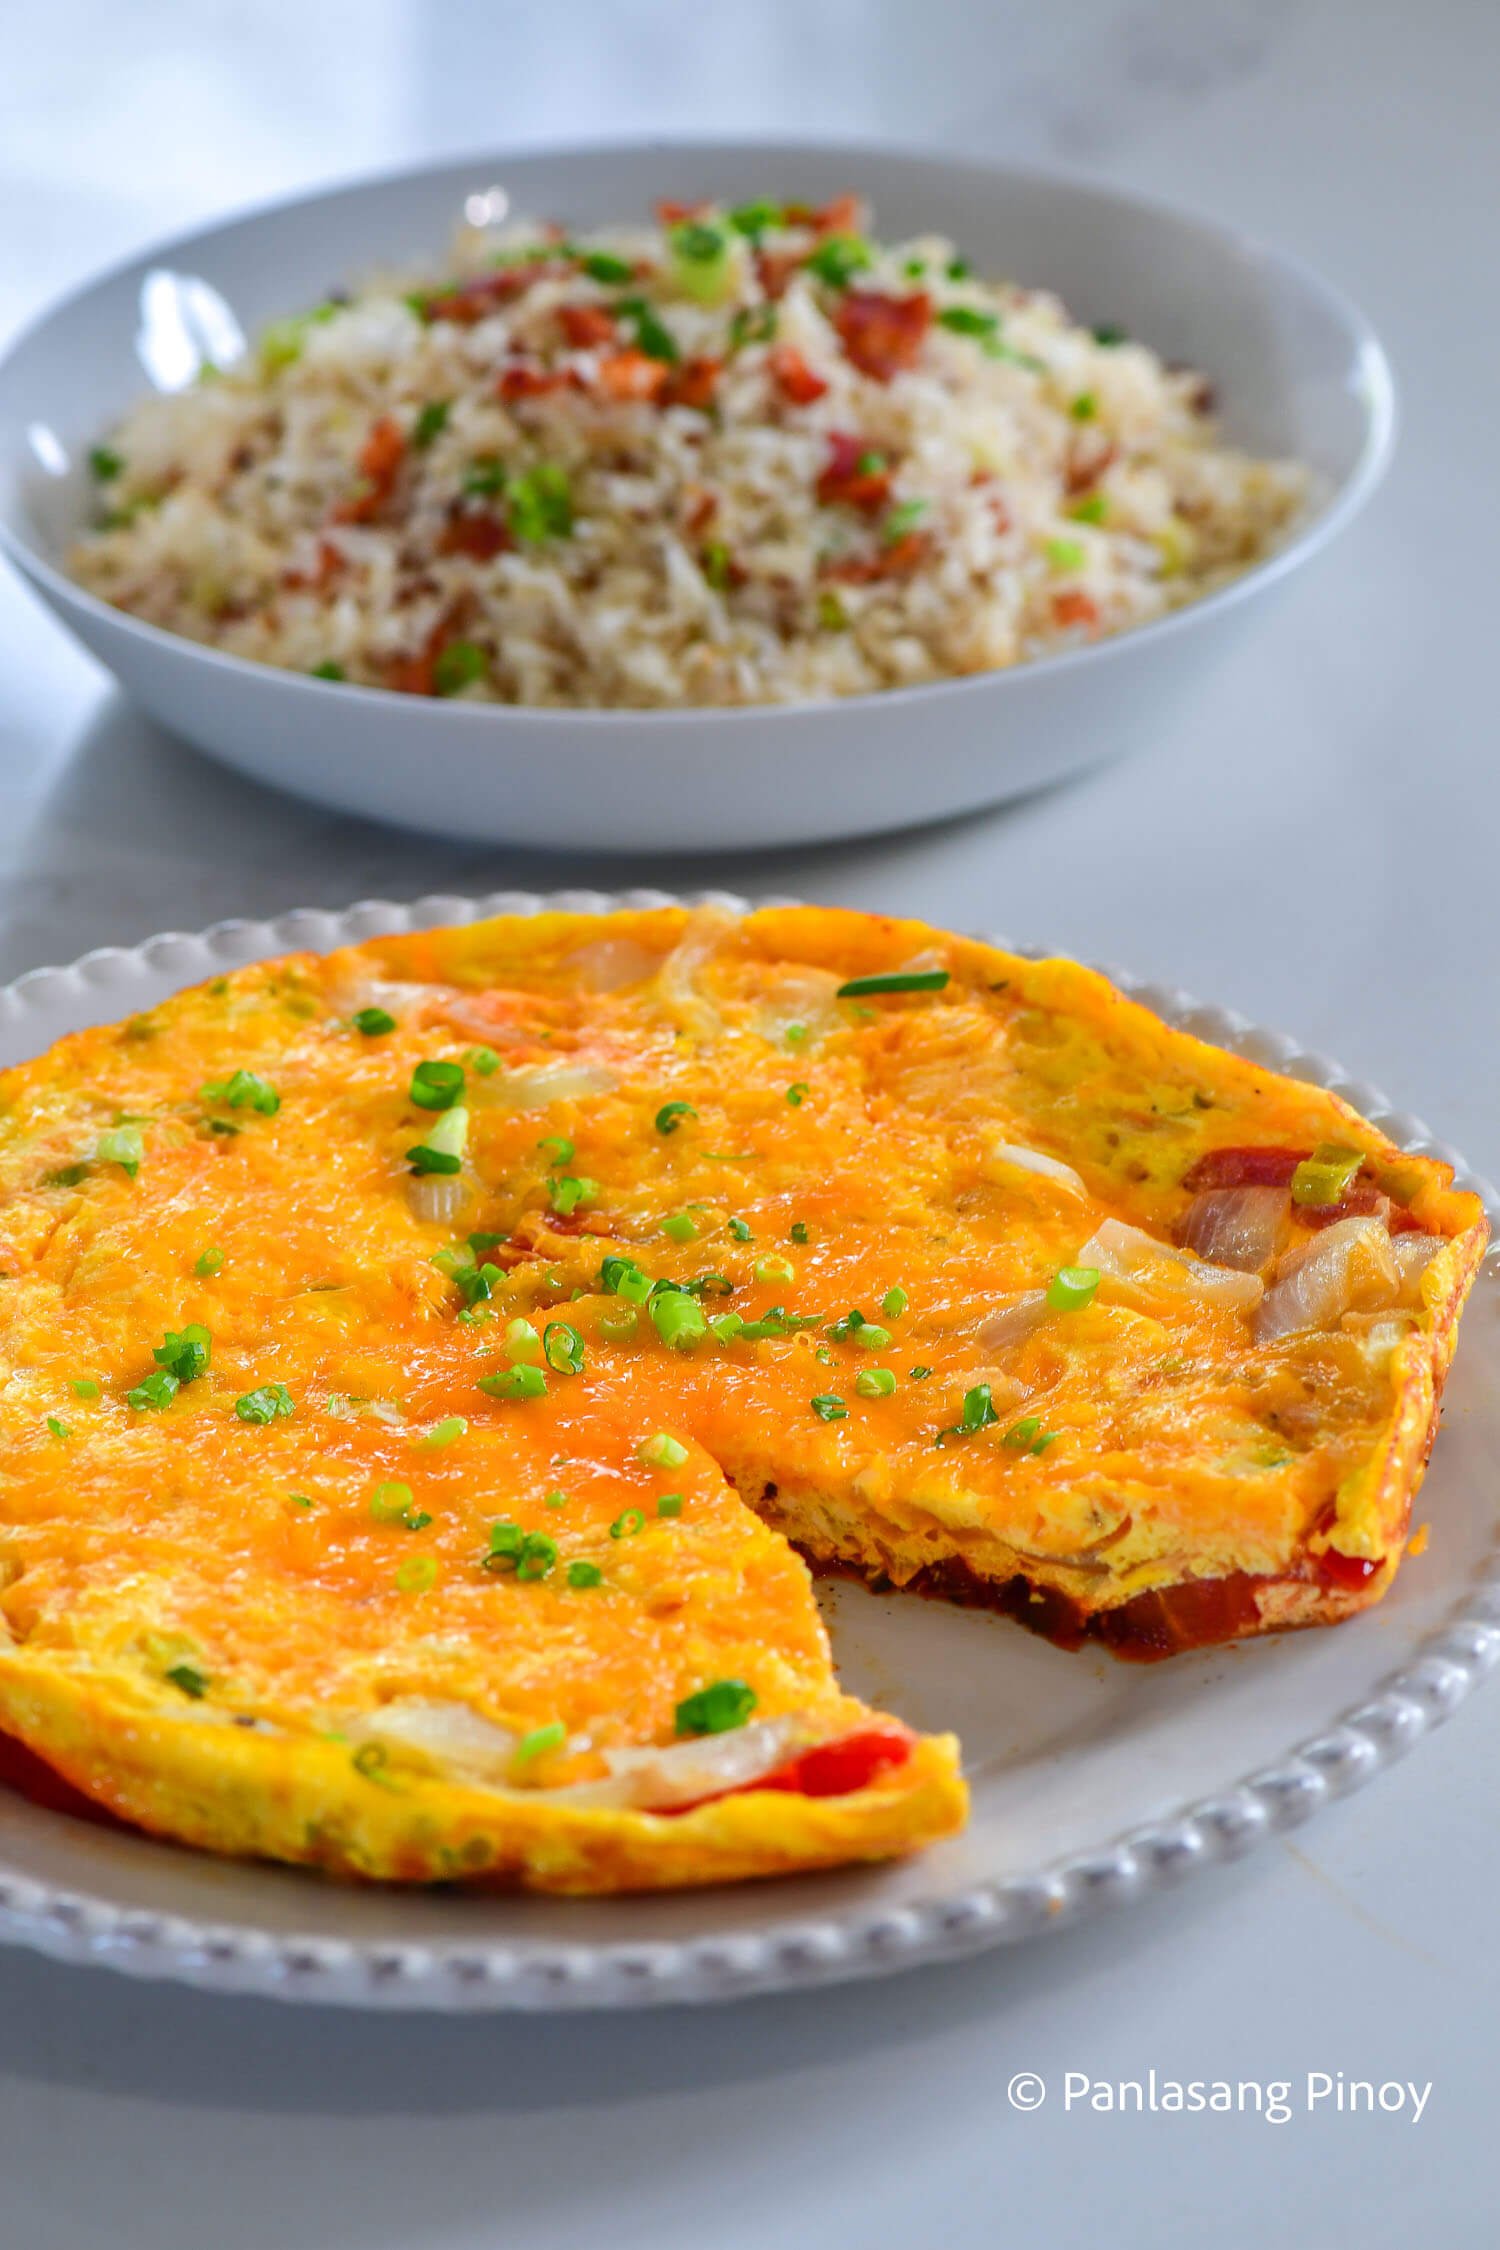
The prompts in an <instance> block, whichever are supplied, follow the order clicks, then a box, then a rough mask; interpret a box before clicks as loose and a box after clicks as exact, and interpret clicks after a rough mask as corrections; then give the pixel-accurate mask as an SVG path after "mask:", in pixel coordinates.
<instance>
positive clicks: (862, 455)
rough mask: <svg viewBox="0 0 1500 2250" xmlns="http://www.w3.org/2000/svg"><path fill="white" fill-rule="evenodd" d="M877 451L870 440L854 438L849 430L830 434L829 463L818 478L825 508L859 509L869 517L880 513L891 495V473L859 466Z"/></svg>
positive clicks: (832, 431)
mask: <svg viewBox="0 0 1500 2250" xmlns="http://www.w3.org/2000/svg"><path fill="white" fill-rule="evenodd" d="M877 452H878V448H877V447H875V446H873V445H871V443H870V441H869V439H868V438H862V437H851V435H850V434H849V432H848V431H847V430H831V431H830V432H829V436H828V460H827V463H826V465H825V467H824V470H823V474H822V475H821V476H820V477H819V479H818V498H819V500H820V501H821V502H822V504H823V506H824V507H825V508H832V507H836V506H843V507H845V508H859V509H861V510H862V511H863V513H864V514H865V515H867V516H875V515H879V514H880V512H881V510H882V509H883V508H884V507H885V505H886V503H887V502H888V501H889V499H890V496H891V472H890V470H889V469H888V468H880V469H862V468H861V467H860V465H859V464H860V462H861V461H863V460H866V459H867V458H868V457H869V455H871V454H872V453H877ZM881 458H882V459H883V458H884V456H881Z"/></svg>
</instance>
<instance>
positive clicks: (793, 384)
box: [766, 344, 828, 406]
mask: <svg viewBox="0 0 1500 2250" xmlns="http://www.w3.org/2000/svg"><path fill="white" fill-rule="evenodd" d="M766 365H767V366H768V367H769V368H770V370H771V374H772V376H773V378H774V379H775V381H776V383H777V384H778V386H779V387H780V390H781V394H782V396H783V398H785V399H787V400H789V401H790V403H791V404H792V405H793V406H811V405H812V402H813V400H814V399H816V398H821V397H822V396H823V394H824V392H825V391H826V390H827V388H828V385H827V384H826V383H825V382H824V380H823V378H822V376H821V375H819V374H817V373H816V372H815V370H814V369H813V368H811V367H809V366H808V364H807V361H806V360H805V359H804V358H803V357H802V354H801V353H800V352H799V351H798V350H797V348H796V346H795V345H793V344H773V345H772V347H771V350H770V352H769V353H768V354H767V357H766Z"/></svg>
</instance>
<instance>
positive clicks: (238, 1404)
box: [234, 1383, 295, 1422]
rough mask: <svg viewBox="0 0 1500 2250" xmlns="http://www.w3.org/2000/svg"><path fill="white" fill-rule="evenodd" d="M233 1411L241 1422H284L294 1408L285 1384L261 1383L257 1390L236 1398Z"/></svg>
mask: <svg viewBox="0 0 1500 2250" xmlns="http://www.w3.org/2000/svg"><path fill="white" fill-rule="evenodd" d="M234 1411H235V1413H236V1414H237V1415H238V1416H239V1418H240V1420H241V1421H242V1422H284V1421H285V1420H286V1419H287V1417H288V1415H290V1414H292V1413H293V1412H295V1408H294V1407H293V1404H292V1394H291V1392H290V1391H289V1390H288V1389H287V1387H286V1385H285V1383H262V1384H261V1386H260V1388H259V1390H254V1391H246V1393H245V1395H244V1397H243V1398H237V1399H236V1400H235V1402H234Z"/></svg>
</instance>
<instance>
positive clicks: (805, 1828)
mask: <svg viewBox="0 0 1500 2250" xmlns="http://www.w3.org/2000/svg"><path fill="white" fill-rule="evenodd" d="M1485 1236H1486V1230H1485V1223H1484V1218H1483V1213H1482V1210H1481V1207H1480V1205H1479V1204H1478V1202H1477V1200H1476V1199H1475V1198H1474V1197H1473V1196H1471V1195H1467V1194H1463V1193H1459V1192H1457V1191H1456V1190H1455V1189H1454V1187H1453V1185H1452V1180H1451V1175H1450V1174H1449V1172H1448V1171H1447V1169H1446V1168H1445V1167H1444V1166H1442V1165H1441V1164H1438V1163H1436V1162H1434V1161H1431V1160H1429V1159H1426V1158H1422V1157H1417V1156H1410V1155H1407V1154H1404V1153H1403V1152H1402V1151H1401V1150H1399V1149H1398V1148H1396V1147H1395V1146H1394V1145H1393V1144H1392V1143H1390V1142H1389V1141H1387V1140H1386V1139H1385V1138H1384V1137H1383V1136H1382V1135H1381V1134H1380V1133H1379V1132H1378V1131H1376V1130H1375V1129H1374V1128H1373V1127H1372V1126H1370V1125H1369V1124H1367V1123H1365V1122H1364V1121H1363V1120H1361V1119H1360V1118H1359V1117H1358V1116H1356V1115H1355V1114H1354V1113H1353V1112H1352V1111H1350V1110H1349V1109H1348V1108H1347V1107H1345V1105H1344V1104H1342V1103H1341V1102H1340V1101H1339V1100H1337V1099H1336V1098H1335V1097H1334V1096H1333V1095H1332V1094H1329V1093H1325V1092H1322V1091H1320V1090H1318V1089H1316V1088H1314V1087H1310V1086H1306V1085H1302V1084H1299V1083H1296V1082H1293V1081H1291V1080H1288V1079H1285V1078H1281V1077H1278V1076H1276V1075H1275V1074H1274V1073H1272V1072H1269V1071H1266V1070H1263V1069H1260V1068H1259V1067H1257V1066H1256V1065H1254V1064H1252V1063H1250V1062H1247V1061H1243V1060H1241V1059H1239V1058H1236V1057H1234V1056H1231V1055H1228V1054H1225V1053H1223V1052H1221V1051H1219V1050H1217V1049H1215V1048H1212V1047H1209V1046H1206V1045H1204V1044H1202V1043H1201V1042H1200V1041H1198V1040H1196V1039H1193V1038H1191V1037H1189V1036H1187V1035H1186V1034H1185V1033H1183V1032H1180V1031H1176V1030H1172V1029H1169V1028H1168V1027H1167V1026H1165V1025H1164V1024H1163V1023H1161V1022H1160V1021H1159V1020H1158V1019H1157V1018H1156V1017H1154V1016H1153V1015H1151V1014H1150V1013H1149V1011H1148V1010H1146V1009H1145V1008H1143V1007H1140V1006H1138V1005H1136V1004H1134V1003H1133V1002H1131V1001H1129V1000H1127V999H1125V998H1124V997H1122V995H1121V994H1120V993H1119V992H1117V991H1116V990H1114V988H1113V987H1112V986H1110V985H1109V984H1108V983H1107V982H1106V981H1105V980H1104V979H1103V978H1101V977H1099V976H1097V975H1095V974H1094V973H1092V972H1090V971H1088V970H1085V969H1082V968H1080V967H1078V966H1076V965H1075V964H1073V963H1070V962H1067V961H1059V960H1044V961H1030V960H1024V959H1019V958H1017V957H1014V956H1012V955H1009V954H1005V953H1001V952H998V951H996V950H994V949H993V948H991V947H988V946H985V945H983V944H979V943H976V942H973V941H970V940H967V939H961V938H956V937H952V936H948V935H946V934H944V933H942V932H939V931H936V930H933V929H930V928H927V927H925V926H923V925H920V924H916V923H912V922H903V921H894V920H888V919H883V918H879V917H873V916H868V915H860V914H853V913H844V912H834V911H830V910H823V909H815V908H788V909H776V910H767V911H763V912H759V913H755V914H750V915H747V916H744V917H743V918H737V917H735V916H732V915H730V914H728V913H725V912H720V911H717V910H715V909H713V908H704V909H698V910H693V911H687V910H682V909H675V908H674V909H663V910H660V911H654V910H653V911H642V912H632V913H619V914H614V915H608V916H587V915H570V914H541V915H537V916H534V917H532V916H527V917H506V918H501V919H497V920H493V921H489V922H483V923H478V924H475V925H473V926H470V927H466V928H460V929H444V930H437V931H431V932H425V933H421V934H418V935H411V936H401V937H395V938H385V939H379V940H376V941H374V942H372V943H369V944H366V945H362V946H358V947H354V948H351V949H348V950H345V951H342V952H338V953H334V954H330V955H328V956H326V957H319V956H314V955H296V956H292V957H290V958H287V959H283V960H278V961H271V962H265V963H260V964H257V965H255V966H253V967H250V968H247V969H244V970H241V971H239V972H237V973H236V974H234V975H231V976H227V977H221V978H218V979H216V980H215V981H214V982H212V983H210V984H205V985H200V986H198V987H196V988H194V989H193V990H190V991H187V992H184V993H180V994H178V995H177V996H176V997H175V998H173V999H171V1000H169V1001H167V1002H165V1003H164V1004H163V1005H161V1006H160V1007H158V1008H155V1009H153V1010H151V1011H149V1012H147V1013H145V1014H142V1015H138V1016H134V1017H132V1018H130V1019H129V1020H128V1021H126V1022H124V1023H120V1024H116V1025H113V1026H111V1027H109V1028H106V1029H100V1030H91V1031H86V1032H82V1033H79V1034H77V1035H76V1036H74V1037H71V1038H68V1039H64V1040H63V1041H61V1042H60V1043H59V1044H58V1045H57V1046H55V1047H54V1048H52V1049H51V1050H50V1051H49V1052H48V1053H47V1054H45V1055H43V1056H41V1057H40V1058H38V1059H37V1060H36V1061H33V1062H30V1063H27V1064H24V1065H22V1066H20V1067H19V1068H16V1069H13V1070H11V1071H9V1072H7V1073H5V1074H4V1075H3V1077H0V1276H3V1278H0V1357H3V1366H4V1383H3V1388H0V1448H3V1450H0V1732H3V1734H4V1735H5V1736H6V1737H8V1738H9V1739H10V1741H11V1743H12V1744H13V1745H14V1746H15V1747H16V1749H17V1751H18V1753H19V1754H20V1755H21V1756H22V1757H23V1758H26V1759H29V1760H34V1761H40V1765H39V1766H34V1767H33V1769H32V1770H33V1771H39V1772H45V1773H46V1774H48V1775H49V1776H51V1777H56V1780H57V1782H58V1783H60V1784H61V1785H65V1786H66V1788H68V1789H69V1790H71V1791H74V1792H77V1793H79V1795H80V1797H81V1799H82V1800H84V1801H86V1802H87V1803H88V1804H90V1805H91V1806H93V1807H95V1808H98V1809H102V1810H103V1811H105V1812H107V1813H110V1814H112V1815H114V1816H116V1817H118V1818H119V1819H121V1820H124V1821H126V1822H129V1823H132V1824H134V1825H136V1826H138V1827H140V1828H143V1829H146V1830H149V1831H152V1832H154V1833H156V1834H158V1835H162V1836H167V1837H172V1838H176V1839H178V1840H180V1841H182V1842H184V1843H186V1844H190V1845H194V1846H198V1847H201V1848H204V1849H208V1850H212V1851H217V1852H223V1853H229V1854H238V1855H260V1856H264V1857H269V1858H272V1859H277V1860H284V1861H292V1862H299V1863H303V1864H306V1865H308V1866H312V1867H316V1868H321V1869H324V1870H327V1871H329V1872H332V1873H335V1874H339V1875H344V1876H350V1877H357V1878H366V1879H376V1880H384V1881H393V1882H455V1883H464V1884H470V1885H491V1886H522V1887H530V1888H535V1889H540V1890H550V1891H558V1892H606V1891H614V1890H624V1889H645V1888H653V1887H656V1888H664V1887H671V1886H679V1885H688V1884H695V1883H707V1882H719V1881H726V1880H731V1879H735V1878H740V1877H746V1876H758V1875H767V1874H774V1873H778V1872H786V1871H793V1870H798V1869H805V1868H812V1867H818V1866H827V1865H834V1864H839V1863H847V1862H852V1861H860V1860H874V1859H880V1858H884V1857H888V1856H891V1855H895V1854H900V1853H904V1852H908V1851H911V1850H913V1849H916V1848H918V1847H920V1846H922V1845H925V1844H928V1843H930V1842H932V1841H933V1840H935V1839H937V1838H939V1837H942V1836H944V1835H947V1834H949V1833H951V1832H952V1831H954V1830H955V1829H956V1828H958V1827H959V1826H960V1825H961V1823H962V1821H963V1818H964V1814H965V1789H964V1782H963V1778H962V1774H961V1769H960V1761H959V1752H958V1746H957V1744H956V1743H955V1742H954V1741H953V1739H952V1738H951V1737H949V1736H941V1735H940V1736H930V1735H923V1734H921V1733H919V1732H917V1731H916V1730H915V1729H914V1728H913V1727H912V1726H911V1725H909V1724H908V1723H907V1722H906V1721H905V1720H904V1719H903V1718H902V1717H901V1716H900V1714H892V1713H885V1712H880V1711H874V1710H871V1709H869V1708H868V1707H866V1706H865V1705H864V1704H863V1703H861V1702H859V1701H858V1700H857V1699H855V1698H854V1697H852V1696H849V1695H847V1694H845V1693H844V1692H843V1691H842V1690H841V1688H840V1686H839V1684H838V1681H837V1678H836V1675H835V1672H834V1668H833V1664H832V1660H831V1655H830V1651H829V1647H828V1643H827V1639H826V1636H825V1633H824V1630H823V1626H822V1623H821V1621H820V1617H819V1613H818V1610H817V1606H816V1603H815V1600H814V1596H813V1587H812V1581H811V1576H810V1570H809V1565H811V1566H812V1568H813V1569H840V1570H845V1571H851V1572H854V1573H857V1574H858V1575H859V1576H861V1577H862V1578H865V1579H867V1580H869V1581H870V1582H871V1583H873V1584H875V1585H877V1586H879V1587H883V1588H891V1587H905V1588H911V1589H915V1590H920V1591H925V1592H932V1593H940V1594H945V1595H949V1596H952V1597H955V1598H957V1599H960V1600H964V1601H976V1602H982V1603H986V1604H989V1605H991V1606H993V1607H995V1608H997V1609H1001V1610H1005V1611H1008V1612H1010V1613H1011V1614H1013V1615H1014V1616H1016V1617H1018V1618H1020V1619H1021V1621H1022V1622H1024V1623H1026V1624H1028V1625H1031V1626H1033V1627H1034V1628H1036V1629H1038V1630H1040V1631H1042V1632H1044V1633H1047V1634H1049V1635H1050V1636H1051V1637H1052V1638H1054V1639H1055V1640H1058V1641H1061V1642H1064V1643H1067V1644H1069V1645H1075V1644H1077V1643H1079V1642H1081V1641H1084V1640H1097V1641H1100V1642H1103V1643H1104V1644H1105V1645H1107V1646H1108V1647H1110V1648H1112V1649H1113V1650H1115V1651H1116V1652H1117V1653H1119V1654H1121V1655H1125V1656H1131V1657H1139V1658H1151V1657H1159V1656H1163V1655H1167V1654H1170V1653H1171V1652H1173V1651H1175V1650H1177V1649H1180V1648H1185V1647H1194V1646H1201V1645H1203V1644H1205V1643H1210V1642H1214V1641H1219V1640H1224V1639H1228V1638H1233V1637H1238V1636H1240V1635H1243V1634H1249V1633H1256V1632H1262V1631H1266V1630H1270V1629H1275V1628H1280V1627H1285V1626H1291V1625H1312V1624H1322V1623H1328V1622H1331V1621H1334V1620H1337V1619H1339V1618H1343V1617H1346V1616H1348V1615H1349V1614H1350V1613H1352V1612H1353V1611H1356V1610H1358V1609H1360V1608H1362V1607H1363V1606H1365V1605H1366V1604H1368V1603H1370V1602H1372V1601H1375V1600H1377V1599H1378V1598H1379V1597H1380V1595H1381V1594H1382V1593H1383V1592H1384V1591H1385V1590H1386V1588H1387V1587H1388V1586H1389V1584H1390V1582H1391V1579H1392V1577H1393V1576H1394V1574H1395V1572H1396V1570H1397V1568H1398V1566H1399V1564H1400V1560H1401V1555H1402V1551H1403V1546H1404V1542H1405V1538H1406V1533H1407V1528H1408V1520H1409V1513H1410V1506H1411V1499H1412V1494H1413V1492H1414V1490H1415V1488H1416V1485H1417V1483H1418V1481H1419V1479H1420V1477H1421V1474H1422V1469H1423V1465H1424V1462H1425V1459H1426V1454H1427V1450H1428V1446H1429V1444H1430V1441H1431V1438H1432V1434H1433V1429H1434V1425H1435V1415H1436V1407H1437V1399H1438V1394H1439V1390H1440V1387H1441V1384H1442V1380H1443V1376H1444V1373H1445V1371H1446V1368H1447V1365H1448V1362H1449V1359H1450V1356H1451V1353H1452V1350H1453V1346H1454V1339H1455V1331H1456V1324H1457V1320H1458V1315H1459V1311H1460V1308H1461V1305H1462V1302H1463V1298H1464V1295H1465V1292H1466V1290H1467V1288H1468V1286H1469V1284H1470V1281H1471V1280H1472V1277H1473V1274H1474V1272H1475V1269H1476V1266H1477V1264H1478V1260H1479V1257H1480V1255H1481V1252H1482V1249H1483V1245H1484V1241H1485Z"/></svg>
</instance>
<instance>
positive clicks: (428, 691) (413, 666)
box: [385, 594, 474, 695]
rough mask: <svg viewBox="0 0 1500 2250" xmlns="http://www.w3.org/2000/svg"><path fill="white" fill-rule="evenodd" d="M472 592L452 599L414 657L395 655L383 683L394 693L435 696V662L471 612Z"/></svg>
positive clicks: (389, 663) (387, 667)
mask: <svg viewBox="0 0 1500 2250" xmlns="http://www.w3.org/2000/svg"><path fill="white" fill-rule="evenodd" d="M473 607H474V601H473V597H472V595H469V594H461V595H460V596H459V597H458V599H457V600H456V601H454V602H451V603H450V604H449V606H448V610H447V612H446V614H445V615H444V616H442V617H440V618H439V619H438V621H437V623H436V624H435V625H434V626H433V628H432V631H431V632H430V633H429V634H428V636H427V638H426V640H425V641H424V642H423V644H422V646H421V648H419V649H418V651H417V653H416V655H415V656H394V657H392V658H391V659H390V661H389V662H388V664H387V665H386V667H385V684H386V686H387V687H388V688H392V689H394V690H395V692H396V694H397V695H436V694H437V661H438V658H439V657H440V656H441V655H442V653H443V650H444V649H445V648H446V647H447V645H448V643H449V641H451V640H453V639H455V638H456V637H457V636H458V634H459V633H460V631H461V630H462V627H463V625H464V622H465V620H466V618H467V617H468V616H469V615H470V614H471V613H472V611H473Z"/></svg>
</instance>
